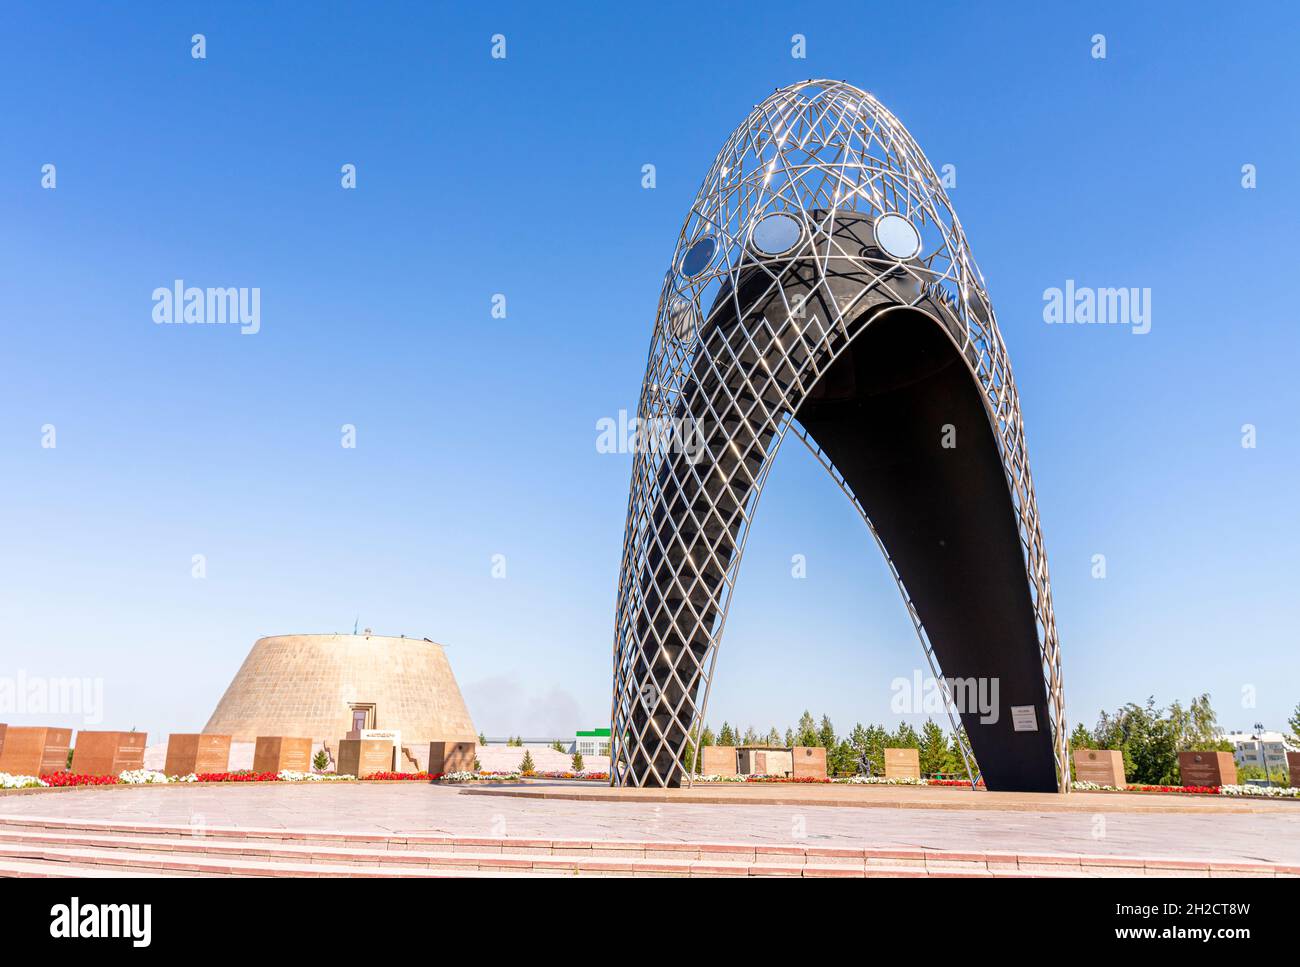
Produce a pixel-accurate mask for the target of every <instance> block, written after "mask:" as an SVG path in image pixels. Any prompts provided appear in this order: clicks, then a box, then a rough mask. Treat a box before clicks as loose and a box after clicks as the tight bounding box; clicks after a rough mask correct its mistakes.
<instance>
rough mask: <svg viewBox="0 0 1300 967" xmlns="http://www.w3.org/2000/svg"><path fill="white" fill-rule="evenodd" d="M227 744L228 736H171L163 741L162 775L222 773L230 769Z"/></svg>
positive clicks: (193, 734) (228, 743)
mask: <svg viewBox="0 0 1300 967" xmlns="http://www.w3.org/2000/svg"><path fill="white" fill-rule="evenodd" d="M230 740H231V737H230V736H228V735H210V734H208V733H197V732H188V733H186V732H173V733H172V734H171V735H170V736H168V737H167V763H166V765H164V766H163V772H164V773H165V774H167V775H169V776H188V775H189V774H190V773H194V774H195V775H203V774H204V773H214V772H226V771H228V770H229V769H230Z"/></svg>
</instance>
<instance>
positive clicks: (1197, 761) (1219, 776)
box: [1178, 752, 1237, 786]
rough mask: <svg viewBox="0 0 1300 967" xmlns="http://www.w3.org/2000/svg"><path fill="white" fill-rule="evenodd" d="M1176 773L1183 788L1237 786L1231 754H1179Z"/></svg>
mask: <svg viewBox="0 0 1300 967" xmlns="http://www.w3.org/2000/svg"><path fill="white" fill-rule="evenodd" d="M1178 773H1179V775H1180V776H1181V777H1182V780H1183V785H1184V786H1235V785H1236V784H1237V763H1236V762H1235V761H1234V760H1233V758H1232V753H1231V752H1180V753H1178Z"/></svg>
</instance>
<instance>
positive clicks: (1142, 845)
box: [0, 783, 1300, 865]
mask: <svg viewBox="0 0 1300 967" xmlns="http://www.w3.org/2000/svg"><path fill="white" fill-rule="evenodd" d="M575 788H582V787H575V785H574V784H571V783H570V784H562V783H551V784H545V783H529V784H527V785H525V786H519V787H514V788H513V789H498V790H497V791H496V792H494V793H491V791H490V790H487V789H484V788H477V787H464V786H438V785H430V784H426V783H338V784H333V783H331V784H310V785H308V784H289V783H267V784H254V783H249V784H222V785H193V786H176V785H172V786H161V787H140V788H123V787H112V788H102V789H78V790H70V791H65V792H53V793H36V794H30V795H4V796H0V817H10V816H12V817H20V816H21V817H29V818H35V817H41V818H57V819H92V820H110V821H114V822H123V823H126V822H144V823H149V822H152V823H173V824H203V825H206V826H211V827H217V826H229V827H240V828H268V827H269V828H283V829H294V830H332V831H343V832H357V833H383V834H401V833H408V834H415V833H420V834H436V835H447V836H492V837H511V838H516V837H517V838H521V839H529V838H547V839H563V838H573V839H612V840H655V841H663V842H677V843H694V842H704V843H755V844H770V845H801V846H825V847H867V848H884V849H894V848H897V849H932V850H980V851H1018V852H1041V853H1055V854H1062V853H1064V854H1079V855H1086V856H1108V855H1109V856H1147V857H1174V858H1188V859H1208V860H1224V861H1247V862H1267V863H1285V864H1293V865H1294V864H1300V808H1297V806H1298V805H1300V804H1294V803H1283V802H1263V803H1227V802H1223V801H1220V800H1213V799H1208V798H1204V799H1202V798H1199V797H1198V798H1197V799H1195V800H1192V799H1191V797H1188V799H1184V800H1182V801H1177V800H1175V797H1172V796H1162V797H1158V799H1157V797H1139V796H1124V797H1122V798H1121V797H1119V796H1114V795H1112V796H1109V797H1108V796H1105V795H1103V794H1097V795H1094V796H1092V797H1089V796H1088V795H1087V794H1079V793H1076V794H1073V795H1071V796H1069V797H1056V796H1045V797H1041V799H1040V801H1041V803H1042V808H1035V806H1034V798H1035V797H1025V796H1018V797H1012V798H1011V799H1010V800H1007V801H1002V800H1001V799H1000V797H998V796H997V794H989V793H971V792H969V791H965V792H963V791H961V790H924V789H906V788H900V787H883V788H881V787H877V788H873V789H870V790H862V791H864V792H869V794H870V795H869V796H868V797H867V798H865V799H864V800H863V802H867V803H870V804H869V805H834V806H831V805H818V804H810V803H809V802H808V801H807V800H803V801H790V802H786V803H771V804H758V803H753V802H745V801H743V799H742V798H741V797H743V796H744V795H745V792H744V788H745V787H740V788H739V789H736V790H735V791H733V792H731V793H730V795H731V796H733V797H735V801H732V802H724V801H716V802H715V801H709V802H701V801H696V802H691V801H689V797H685V796H683V797H682V801H680V802H655V801H636V799H635V798H634V797H631V798H629V797H624V798H620V799H618V800H610V799H608V798H593V799H591V800H590V801H584V800H581V799H571V798H563V799H560V798H539V797H537V796H535V795H533V796H519V795H511V794H506V793H510V792H514V791H517V790H521V789H522V790H524V791H528V792H531V793H537V792H548V793H562V794H564V793H572V792H573V791H575ZM585 789H586V790H590V791H591V792H593V793H594V792H605V793H607V792H608V791H609V790H608V789H607V788H605V787H599V786H586V787H585ZM769 791H770V790H769ZM715 792H716V790H715ZM484 793H491V794H484ZM926 793H928V794H929V796H928V798H926V797H925V796H924V795H923V798H921V799H920V800H917V799H914V798H909V796H911V797H915V796H916V795H918V794H926ZM815 794H816V793H814V795H815ZM660 795H661V796H664V795H668V796H671V795H673V794H672V793H667V794H664V793H660ZM723 795H727V793H725V792H724V793H723ZM944 797H947V798H944ZM1063 799H1064V800H1068V807H1067V808H1062V806H1063V803H1062V800H1063ZM1124 800H1129V801H1132V802H1133V805H1134V809H1133V810H1132V811H1120V807H1121V806H1122V804H1123V801H1124ZM1171 800H1174V801H1172V802H1171ZM901 802H906V803H909V804H910V808H898V804H899V803H901ZM1160 802H1163V803H1166V804H1168V805H1170V806H1173V807H1182V808H1181V811H1178V812H1164V811H1156V810H1155V809H1154V808H1153V805H1158V804H1159V803H1160ZM972 803H975V804H981V803H987V808H970V807H971V804H972ZM957 804H960V807H961V808H951V807H952V806H953V805H957ZM1092 804H1100V805H1102V806H1104V807H1105V808H1104V809H1097V808H1091V806H1092ZM1233 806H1239V807H1240V806H1244V807H1246V808H1249V809H1254V810H1255V811H1252V812H1238V811H1227V810H1228V809H1229V808H1230V807H1233Z"/></svg>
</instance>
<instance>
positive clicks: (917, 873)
mask: <svg viewBox="0 0 1300 967" xmlns="http://www.w3.org/2000/svg"><path fill="white" fill-rule="evenodd" d="M0 858H4V859H8V860H21V861H33V862H34V861H44V862H49V863H77V864H80V865H87V864H97V865H104V866H113V867H127V868H130V869H149V870H161V871H168V872H176V873H197V874H201V875H248V876H384V875H388V876H402V877H405V876H417V877H418V876H460V875H462V874H465V875H480V874H482V875H511V874H513V875H524V876H731V877H748V876H796V877H797V876H808V877H821V878H824V877H856V878H862V877H866V876H910V877H925V876H964V877H990V876H994V875H1013V874H1018V871H1007V872H1006V873H1001V874H995V873H994V872H991V871H989V870H987V869H973V868H972V869H963V868H951V869H936V868H930V869H926V868H924V867H916V866H885V865H879V866H873V867H871V868H867V867H866V866H865V865H856V866H849V865H843V864H840V865H827V864H815V863H810V864H790V863H753V862H743V861H741V862H737V861H727V860H712V861H704V862H700V861H694V860H627V859H616V858H604V857H592V856H585V857H584V856H572V857H560V856H555V855H552V854H549V853H547V854H529V853H510V854H505V853H486V852H483V853H455V852H451V851H435V850H393V851H381V850H366V849H349V848H345V847H317V846H280V845H276V846H268V845H258V844H240V843H203V842H190V843H178V842H176V841H173V840H166V839H149V838H144V837H118V836H93V835H86V834H75V835H59V834H51V833H13V832H8V833H5V834H3V835H2V836H0ZM1070 875H1073V876H1081V875H1082V874H1080V873H1077V872H1076V873H1073V874H1070Z"/></svg>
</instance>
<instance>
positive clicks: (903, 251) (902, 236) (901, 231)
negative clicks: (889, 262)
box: [875, 212, 921, 262]
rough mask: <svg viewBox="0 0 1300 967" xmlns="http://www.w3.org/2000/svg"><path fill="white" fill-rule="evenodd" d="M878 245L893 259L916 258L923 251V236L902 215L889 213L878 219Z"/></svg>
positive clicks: (876, 231)
mask: <svg viewBox="0 0 1300 967" xmlns="http://www.w3.org/2000/svg"><path fill="white" fill-rule="evenodd" d="M875 234H876V244H877V245H879V246H880V248H881V250H882V251H884V252H885V254H886V255H889V256H890V257H891V258H895V259H898V260H899V261H900V262H901V261H903V260H904V259H910V258H914V257H915V256H916V254H917V253H918V252H919V251H921V235H920V233H919V232H917V230H916V227H915V226H914V225H913V224H912V223H911V222H909V221H908V220H907V219H906V218H904V217H903V216H902V215H896V214H894V213H893V212H889V213H888V214H886V215H881V216H880V217H879V218H877V219H876V227H875Z"/></svg>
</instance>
